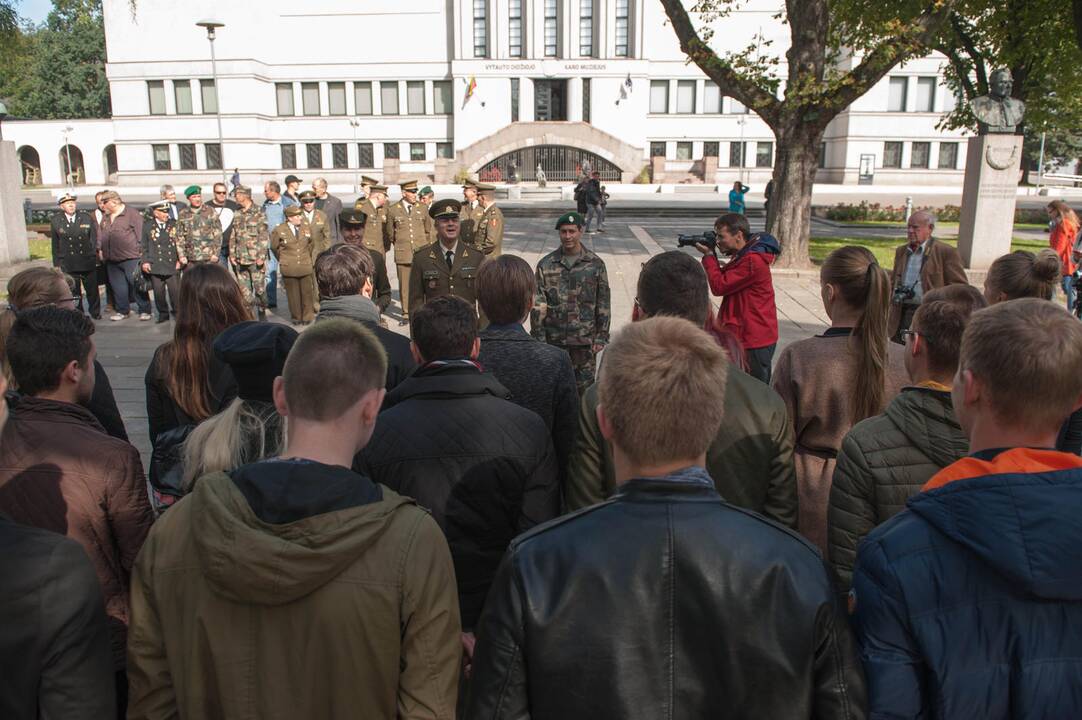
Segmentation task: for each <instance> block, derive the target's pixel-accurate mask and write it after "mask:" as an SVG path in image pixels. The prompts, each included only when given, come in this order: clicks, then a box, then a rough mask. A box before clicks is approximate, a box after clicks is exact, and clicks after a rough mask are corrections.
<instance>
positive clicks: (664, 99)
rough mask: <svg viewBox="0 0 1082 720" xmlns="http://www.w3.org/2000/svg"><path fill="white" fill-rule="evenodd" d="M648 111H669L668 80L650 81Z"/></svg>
mask: <svg viewBox="0 0 1082 720" xmlns="http://www.w3.org/2000/svg"><path fill="white" fill-rule="evenodd" d="M650 112H652V113H657V114H659V113H667V112H669V81H668V80H651V81H650Z"/></svg>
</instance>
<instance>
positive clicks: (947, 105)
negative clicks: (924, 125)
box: [939, 88, 958, 113]
mask: <svg viewBox="0 0 1082 720" xmlns="http://www.w3.org/2000/svg"><path fill="white" fill-rule="evenodd" d="M956 107H958V96H956V95H955V94H954V92H953V91H952V90H951V89H950V88H944V92H943V107H941V108H940V109H939V111H940V112H945V113H949V112H951V111H952V110H954V108H956Z"/></svg>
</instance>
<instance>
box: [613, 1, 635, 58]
mask: <svg viewBox="0 0 1082 720" xmlns="http://www.w3.org/2000/svg"><path fill="white" fill-rule="evenodd" d="M630 25H631V8H630V2H629V0H616V33H615V36H616V57H628V56H629V55H630V52H629V51H628V47H629V46H628V37H629V36H630Z"/></svg>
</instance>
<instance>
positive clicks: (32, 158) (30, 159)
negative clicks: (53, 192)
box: [18, 145, 41, 185]
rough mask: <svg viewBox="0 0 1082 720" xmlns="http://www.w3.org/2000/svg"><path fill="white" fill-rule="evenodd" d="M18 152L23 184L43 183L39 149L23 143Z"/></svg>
mask: <svg viewBox="0 0 1082 720" xmlns="http://www.w3.org/2000/svg"><path fill="white" fill-rule="evenodd" d="M18 154H19V167H20V168H22V178H23V185H41V157H40V156H39V155H38V151H37V150H36V149H35V148H34V147H33V146H31V145H23V146H22V147H21V148H19V151H18Z"/></svg>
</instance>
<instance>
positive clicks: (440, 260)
mask: <svg viewBox="0 0 1082 720" xmlns="http://www.w3.org/2000/svg"><path fill="white" fill-rule="evenodd" d="M428 212H429V215H431V216H432V219H433V220H435V222H436V237H437V238H438V240H437V242H434V243H432V244H431V245H428V246H426V247H423V248H421V249H420V250H418V251H417V252H416V253H415V254H414V256H413V262H412V268H411V271H410V284H409V303H410V307H412V308H414V309H417V308H420V307H421V306H422V305H424V304H425V303H426V302H428V301H429V300H431V299H432V298H436V297H440V296H441V295H455V296H457V297H460V298H462V299H463V300H465V301H466V302H468V303H470V305H472V306H473V308H474V311H476V310H477V269H478V268H479V267H481V262H482V261H483V260H484V259H485V256H484V255H482V254H481V252H480V251H479V250H475V249H474V248H472V247H471V246H470V245H469V243H465V242H462V241H461V239H460V238H459V227H460V220H459V217H460V213H461V212H462V204H461V203H459V202H458V201H457V200H452V199H450V198H447V199H445V200H438V201H437V202H435V203H433V204H432V207H431V208H430V209H429V211H428Z"/></svg>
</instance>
